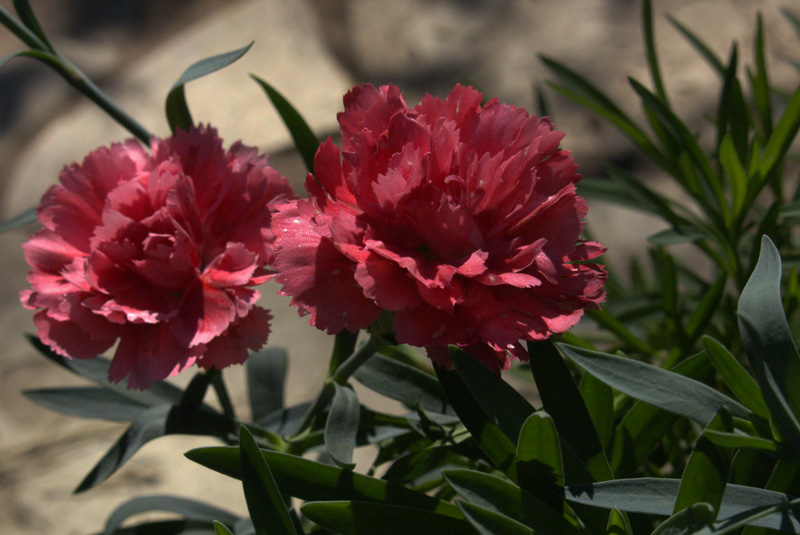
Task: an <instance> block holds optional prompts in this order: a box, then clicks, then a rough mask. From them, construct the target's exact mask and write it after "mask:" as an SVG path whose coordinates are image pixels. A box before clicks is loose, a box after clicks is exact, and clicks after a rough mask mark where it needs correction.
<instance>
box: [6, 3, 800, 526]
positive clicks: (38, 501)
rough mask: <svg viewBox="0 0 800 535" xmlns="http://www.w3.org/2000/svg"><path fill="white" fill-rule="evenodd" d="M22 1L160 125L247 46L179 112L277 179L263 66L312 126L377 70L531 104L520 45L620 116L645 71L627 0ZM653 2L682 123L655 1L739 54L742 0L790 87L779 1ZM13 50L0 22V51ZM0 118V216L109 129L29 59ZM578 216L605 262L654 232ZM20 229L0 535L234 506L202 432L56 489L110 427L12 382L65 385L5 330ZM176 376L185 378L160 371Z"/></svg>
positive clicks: (294, 321)
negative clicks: (197, 72) (148, 503)
mask: <svg viewBox="0 0 800 535" xmlns="http://www.w3.org/2000/svg"><path fill="white" fill-rule="evenodd" d="M32 4H33V6H34V8H35V9H37V10H41V11H40V12H41V13H43V14H46V16H43V17H42V20H43V24H44V25H45V27H46V28H48V31H49V32H51V36H52V37H53V40H54V41H55V42H56V43H59V44H62V43H63V46H62V48H63V49H64V50H65V51H68V52H69V53H70V54H72V56H73V57H77V58H79V59H80V60H81V61H79V63H80V64H81V65H84V66H85V68H86V70H87V71H88V72H90V73H92V75H93V76H95V77H96V78H97V79H99V80H101V81H102V82H103V87H104V88H105V89H106V90H107V91H108V93H109V94H110V95H111V96H112V97H113V98H114V99H115V100H116V101H118V102H119V103H120V104H121V105H122V106H123V107H124V108H125V109H127V110H129V111H130V112H131V113H132V114H133V115H134V116H136V117H137V118H138V119H139V120H140V121H141V122H143V123H145V124H147V125H148V126H149V127H150V128H152V130H153V131H154V132H156V133H157V134H161V135H163V134H165V133H166V123H165V122H164V119H163V117H162V116H163V111H162V110H163V104H162V103H163V97H164V95H165V94H166V91H167V90H168V89H169V87H170V86H171V85H172V83H173V82H174V80H176V79H177V77H178V76H179V75H180V73H181V72H182V71H183V69H185V68H186V67H187V66H188V65H189V64H190V63H192V62H193V61H195V60H198V59H201V58H203V57H206V56H210V55H214V54H217V53H221V52H225V51H228V50H232V49H235V48H238V47H240V46H243V45H245V44H247V43H248V42H250V41H255V45H254V47H253V49H252V50H251V52H250V53H248V55H247V56H245V58H244V59H243V60H241V62H239V63H237V64H236V65H234V66H232V67H231V68H229V69H227V70H225V71H224V72H222V73H217V74H215V75H213V76H210V77H208V78H207V79H204V80H202V81H198V82H195V83H193V84H192V85H191V86H190V87H189V89H188V90H187V92H188V96H189V102H190V105H191V107H192V109H193V111H194V113H195V117H196V118H197V119H198V120H200V121H203V122H212V123H213V124H215V125H217V126H218V127H219V128H220V131H221V133H222V135H223V136H224V137H225V139H227V140H229V142H232V141H233V140H235V139H240V138H241V139H244V140H245V142H246V143H248V144H254V145H259V146H261V147H263V148H264V149H265V150H266V151H267V152H269V153H271V154H273V157H272V163H273V165H274V166H275V167H277V168H278V169H279V170H280V171H281V172H283V173H284V174H285V175H286V176H287V177H289V178H290V181H292V183H293V184H294V185H295V186H296V187H299V185H300V184H301V183H302V180H303V178H304V173H303V170H302V164H301V163H300V162H299V159H298V158H297V156H296V155H295V154H293V153H292V152H291V150H290V141H289V138H288V136H287V134H286V132H285V131H284V129H283V127H282V126H281V125H280V123H279V121H278V120H277V118H276V116H275V114H274V113H273V112H272V111H271V110H270V108H269V106H268V104H267V103H266V99H265V98H264V96H263V95H262V94H261V93H260V91H259V90H258V88H257V87H256V86H255V84H253V83H252V82H251V81H250V80H249V79H248V78H247V75H248V73H256V74H258V75H259V76H262V77H264V78H266V79H267V80H269V81H270V82H271V83H273V84H274V85H275V86H276V87H278V88H279V89H280V90H281V91H283V92H284V93H285V94H286V95H287V96H289V98H290V99H291V100H292V101H293V102H294V103H295V104H296V106H297V107H298V108H299V109H300V110H301V111H302V112H303V113H304V115H305V116H306V118H307V119H308V120H309V122H310V123H311V125H312V127H313V128H314V129H315V131H316V132H317V133H318V134H320V135H326V134H328V133H331V132H333V131H335V129H336V124H335V113H336V112H337V111H338V110H339V109H340V106H341V95H342V94H343V93H344V92H345V91H346V90H347V89H348V88H349V87H351V86H352V85H354V84H355V83H360V82H365V81H370V82H373V83H386V82H390V81H391V82H394V83H397V84H399V85H400V86H401V87H402V88H403V89H405V90H406V94H407V97H408V100H409V102H412V103H413V102H415V101H416V99H417V98H418V97H419V96H420V95H421V94H423V93H424V92H425V91H430V92H432V93H438V94H443V93H446V92H447V91H448V90H449V89H450V88H451V87H452V85H453V84H454V83H455V82H466V83H472V84H475V85H476V86H477V87H479V88H481V89H482V90H483V91H484V92H485V93H486V94H487V95H490V96H497V97H500V98H501V99H502V100H505V101H507V102H510V103H514V104H517V105H522V106H526V107H531V106H532V105H533V102H534V99H533V91H532V89H531V88H532V86H533V84H534V83H537V82H542V81H543V80H545V79H547V74H546V72H545V71H544V69H543V68H542V66H541V64H540V63H539V61H538V59H537V55H538V54H540V53H544V54H546V55H549V56H552V57H555V58H558V59H560V60H562V61H565V62H566V63H568V64H570V65H571V66H572V67H573V68H575V69H576V70H578V71H580V72H583V73H585V74H587V75H588V76H589V77H590V78H591V79H592V80H593V81H594V82H595V83H597V84H598V85H599V86H601V87H602V88H603V89H604V90H605V91H607V92H609V93H610V94H612V95H614V98H615V99H616V100H617V101H618V102H620V103H621V105H622V106H623V107H624V108H625V109H626V111H629V112H630V113H632V114H633V115H634V116H637V117H638V116H639V112H638V106H637V103H636V101H635V99H634V98H633V96H632V92H631V91H630V90H629V88H628V86H627V82H626V76H628V75H633V76H634V77H636V78H639V79H641V80H643V81H645V82H648V83H649V81H648V80H647V74H646V70H645V66H644V62H643V59H642V58H643V54H642V46H641V36H640V28H639V7H638V3H637V2H634V1H620V0H585V1H584V0H566V1H563V2H529V1H527V0H518V1H514V0H498V1H496V2H485V3H481V2H471V1H466V0H460V1H458V0H404V1H401V2H392V3H388V4H387V3H385V2H379V1H377V0H330V1H328V0H302V1H292V2H289V1H279V0H261V1H246V0H238V1H236V2H222V1H219V0H205V1H195V2H188V1H184V2H176V4H175V6H177V7H173V8H170V10H168V11H167V12H162V11H159V9H165V8H158V7H157V6H158V5H159V3H158V2H144V1H140V2H135V1H130V2H122V3H121V4H120V5H122V4H125V5H126V6H129V7H130V6H133V7H130V8H131V9H133V10H134V11H131V13H134V14H137V15H136V17H137V18H136V23H135V24H132V23H130V24H125V20H126V19H125V18H124V16H123V15H124V13H123V15H120V16H121V17H123V23H120V24H117V25H115V26H109V25H107V24H103V23H102V22H97V23H94V24H92V25H89V27H88V28H85V30H86V31H81V29H80V28H81V26H80V24H78V23H76V22H74V21H73V22H72V23H68V22H65V21H69V20H70V19H69V17H68V15H69V12H68V7H65V6H72V7H73V9H74V7H75V6H74V5H73V4H75V3H74V2H73V3H72V4H70V3H68V2H63V3H59V2H56V1H55V0H53V1H51V2H45V1H42V2H36V1H32ZM87 4H94V3H87ZM97 4H98V5H102V4H103V3H102V2H101V3H97ZM3 5H4V6H7V7H8V6H9V5H10V2H7V1H4V2H3ZM76 5H77V4H76ZM656 5H657V16H658V17H659V18H658V19H657V25H656V31H657V35H658V39H659V43H660V44H661V47H660V51H661V59H662V61H663V63H664V72H665V77H666V79H667V86H668V90H669V91H670V94H671V96H672V97H673V103H674V104H675V106H676V107H677V108H678V109H679V110H681V116H682V117H683V118H684V119H686V120H687V121H689V123H690V124H691V125H692V127H693V128H696V129H697V131H700V132H702V131H704V130H705V129H706V123H705V121H704V118H703V117H704V115H707V114H710V113H712V112H713V104H712V102H713V100H714V99H715V98H716V95H717V93H718V88H719V81H718V80H717V79H716V78H715V77H714V76H713V75H712V74H711V73H710V71H709V69H708V67H707V66H706V65H705V64H703V63H702V61H700V60H698V59H697V57H696V55H695V54H694V52H693V51H692V49H691V48H690V47H689V46H688V45H686V44H685V42H684V41H682V40H681V39H680V37H679V36H678V35H677V32H676V31H675V30H674V28H672V27H671V26H670V25H669V24H668V23H667V22H666V20H665V19H664V18H663V16H662V15H663V13H665V12H669V13H671V14H673V15H674V16H675V17H676V18H677V19H679V20H681V21H684V22H685V23H686V24H687V25H689V26H690V27H691V28H693V29H694V30H696V31H698V32H699V33H702V34H703V35H704V36H705V37H706V38H707V39H708V41H709V43H710V44H711V46H712V48H713V49H714V50H715V51H716V52H717V53H718V54H720V55H722V56H725V55H726V54H727V50H728V47H729V45H730V42H731V40H732V39H739V40H740V41H742V44H743V46H742V50H741V52H742V54H741V55H742V56H743V57H746V58H749V57H751V56H750V47H749V44H750V39H751V36H752V33H753V25H754V20H755V13H756V11H758V10H761V11H762V12H763V14H764V19H765V23H766V25H767V27H768V29H769V32H768V41H767V42H768V46H769V49H770V51H771V53H770V56H769V61H770V65H771V67H773V73H774V80H776V82H777V83H779V84H780V83H783V84H784V85H786V86H790V84H796V83H797V74H796V72H795V71H793V70H792V69H791V68H790V67H789V66H788V63H787V61H786V60H787V59H795V60H798V59H800V57H798V53H797V50H798V48H797V43H798V42H800V41H798V39H797V37H796V36H795V35H794V34H793V32H792V30H791V28H790V26H789V25H788V24H787V23H786V21H785V20H784V19H783V17H782V16H781V15H780V12H779V9H778V8H779V6H781V5H782V3H781V2H778V1H768V0H763V1H749V0H733V1H722V0H698V1H688V0H664V1H663V2H656ZM136 6H138V8H137V7H136ZM134 8H136V9H139V11H136V10H135V9H134ZM90 15H91V13H89V14H87V13H86V12H84V13H83V15H82V16H85V17H89V16H90ZM95 15H96V13H95ZM95 15H92V16H95ZM128 15H129V16H132V15H130V13H129V14H128ZM100 18H101V19H102V17H100ZM77 20H78V22H80V17H78V19H77ZM159 21H160V22H159ZM128 22H130V21H128ZM76 24H77V25H76ZM76 28H77V29H76ZM711 28H714V29H715V30H713V31H710V29H711ZM18 46H19V45H18V44H17V43H16V42H15V41H14V39H13V37H11V36H9V35H7V34H6V33H5V32H4V31H2V30H0V53H1V54H5V53H8V52H11V51H13V50H15V49H17V48H18ZM232 95H235V98H231V97H232ZM551 99H552V105H553V110H554V112H555V117H556V119H557V122H558V124H559V127H560V128H561V129H562V130H564V131H566V132H568V136H567V138H566V140H565V142H564V143H565V144H566V145H567V146H568V147H570V148H572V149H573V150H574V152H575V155H576V158H577V160H578V162H579V163H580V164H581V165H582V169H583V171H584V173H585V174H587V175H588V174H591V173H593V172H596V171H597V170H598V169H599V166H600V164H601V163H602V162H606V161H609V160H615V161H624V162H626V163H627V164H628V165H629V166H631V168H632V169H633V170H635V171H637V172H641V173H644V174H649V175H650V176H649V178H648V180H652V181H658V180H659V177H658V176H657V174H653V173H652V171H650V170H649V168H648V167H647V166H646V165H645V164H644V163H643V162H641V161H640V159H639V158H638V156H637V155H635V154H634V153H632V151H631V149H630V146H629V144H628V143H627V141H626V140H625V139H624V138H622V137H621V136H619V135H617V134H615V133H614V132H613V131H612V130H611V129H610V128H609V127H608V126H606V125H604V124H602V123H601V122H600V121H599V120H598V119H597V118H595V117H594V116H592V115H591V114H589V113H586V112H584V111H582V110H579V109H577V108H574V107H571V106H569V105H568V104H567V103H565V102H564V101H563V100H558V99H556V98H555V97H553V96H552V94H551ZM0 120H2V123H0V177H2V180H1V181H0V184H1V185H0V218H3V219H4V218H6V217H9V216H11V215H14V214H15V213H18V212H19V211H21V210H23V209H25V208H27V207H28V206H31V205H33V204H34V203H35V202H36V201H37V199H38V198H39V196H40V195H41V193H42V192H43V191H44V190H45V189H46V188H47V186H48V185H49V184H50V183H52V182H53V181H54V180H55V178H56V176H57V173H58V170H59V169H60V168H61V167H62V166H63V165H64V164H65V163H68V162H70V161H72V160H74V159H79V158H81V157H82V156H83V155H84V154H85V153H86V152H88V151H89V150H91V149H93V148H94V147H96V146H98V145H102V144H107V143H108V142H110V141H112V140H118V139H121V138H123V137H126V134H125V132H124V131H122V130H121V129H120V128H119V127H118V126H116V125H115V124H113V123H112V122H111V121H110V120H109V119H107V118H105V117H104V116H103V114H102V113H101V112H99V111H98V110H97V109H96V108H95V107H94V106H93V105H91V104H90V103H86V102H85V101H84V100H82V99H80V98H76V97H75V96H74V94H73V93H72V92H70V91H69V90H68V89H67V88H65V86H64V84H63V83H62V82H61V80H59V79H58V78H56V77H54V76H53V75H51V74H50V73H48V72H46V71H45V70H44V69H42V68H41V67H39V66H35V67H33V66H31V64H30V63H28V64H25V65H22V64H20V65H19V66H13V68H12V67H8V68H7V70H5V71H2V72H0ZM665 187H666V186H665ZM590 220H591V221H592V225H594V227H595V231H596V233H597V234H598V236H599V237H600V239H601V241H603V242H604V243H605V244H606V245H607V246H609V249H610V251H611V253H610V254H614V255H619V256H622V255H625V254H631V253H633V252H636V251H637V250H641V249H642V247H643V243H644V242H643V240H644V237H645V236H646V235H647V234H649V233H652V232H654V231H656V230H660V228H661V227H660V226H659V224H658V223H655V222H653V221H652V220H648V219H646V218H642V217H640V216H638V215H635V214H634V213H632V212H628V211H619V210H612V209H611V208H609V207H607V206H604V205H602V204H595V205H593V206H592V210H591V213H590ZM33 230H34V227H28V228H25V229H21V230H19V231H14V232H10V233H7V234H4V235H0V251H2V252H3V254H2V261H1V262H0V269H1V270H2V277H3V283H2V286H0V324H2V325H3V326H4V328H5V329H4V333H5V335H4V336H2V337H0V533H16V534H35V533H61V534H66V535H84V534H87V533H92V532H95V531H97V530H99V529H100V528H101V527H102V524H103V522H104V520H105V518H106V517H107V515H108V513H109V512H110V511H111V510H112V509H113V508H114V507H115V506H117V505H119V504H120V503H122V502H123V501H125V500H126V499H128V498H130V497H132V496H137V495H146V494H162V493H170V494H177V495H182V496H187V497H202V498H204V499H206V500H209V501H213V502H216V503H218V504H219V505H221V506H224V507H228V508H230V509H232V510H234V511H238V512H243V511H244V510H245V509H244V505H243V500H242V497H241V491H240V488H239V486H238V484H237V483H235V482H233V481H231V480H227V479H225V478H224V477H222V476H218V475H216V474H214V473H211V472H209V471H207V470H204V469H202V468H200V467H197V466H194V465H193V464H192V463H190V462H188V461H186V460H185V459H184V458H183V457H182V453H183V452H184V451H186V450H187V449H189V448H191V447H195V446H198V445H209V444H212V443H213V441H211V440H210V439H204V438H192V437H168V438H163V439H159V440H157V441H155V442H153V443H150V444H149V445H147V446H145V447H144V448H143V450H142V451H141V452H140V453H139V454H138V455H137V456H136V457H135V458H134V459H133V460H132V461H131V462H130V463H128V465H127V466H126V467H125V468H124V469H123V470H121V471H120V472H119V473H118V474H116V475H115V476H113V477H112V478H111V479H110V480H109V481H107V482H106V483H104V484H103V485H101V486H100V487H99V488H96V489H93V490H91V491H89V492H87V493H84V494H81V495H77V496H74V495H72V490H73V489H74V488H75V486H77V484H78V483H79V482H80V481H81V479H82V478H83V476H84V475H85V474H86V473H87V472H88V471H89V470H90V468H91V467H92V466H93V464H94V463H95V462H96V461H97V460H98V459H99V458H100V457H101V455H102V454H103V453H104V451H105V450H106V449H107V448H108V447H109V446H110V445H111V444H112V443H113V441H114V440H115V439H116V437H117V436H118V435H119V434H120V433H121V432H122V430H123V428H124V427H123V426H122V425H118V424H109V423H103V422H94V421H82V420H78V419H75V418H70V417H63V416H59V415H56V414H54V413H52V412H49V411H46V410H44V409H41V408H39V407H36V406H35V405H33V404H32V403H30V402H29V401H27V400H26V399H25V398H24V397H23V396H22V394H21V391H22V390H24V389H29V388H43V387H48V386H60V385H67V384H81V381H80V380H79V379H77V378H75V377H73V376H71V375H70V374H68V373H67V372H65V371H63V370H61V369H58V368H57V367H56V366H54V365H51V364H49V363H48V362H46V361H45V360H44V359H43V358H41V357H39V356H38V355H37V354H36V353H35V352H34V351H33V350H32V349H31V348H30V347H29V346H28V345H27V344H26V342H25V341H24V338H23V336H22V335H23V333H25V332H29V331H31V330H32V325H31V322H30V313H29V312H27V311H25V310H23V309H22V308H21V306H20V305H19V303H18V297H17V296H18V293H19V291H20V290H21V289H23V288H24V287H25V273H26V271H27V267H26V265H25V262H24V260H23V258H22V255H21V249H20V245H21V244H22V242H23V241H24V240H25V238H26V236H27V235H28V234H30V233H31V232H33ZM263 293H264V295H265V306H267V307H268V308H270V309H272V311H273V314H274V315H275V320H274V322H273V334H272V335H271V339H270V344H272V345H276V346H284V347H290V348H291V351H290V357H291V361H290V373H289V380H288V381H289V383H288V384H289V387H288V397H289V400H288V401H289V402H290V403H292V402H299V401H302V400H305V399H308V398H310V397H311V396H312V395H313V393H314V392H315V391H316V389H317V388H318V386H319V384H320V379H321V377H322V372H323V369H324V367H325V364H324V363H325V359H326V358H327V355H328V353H329V351H330V343H331V340H330V339H329V338H328V337H326V336H325V335H324V334H322V333H319V332H318V331H316V330H315V329H312V328H310V327H309V326H308V323H307V320H306V319H303V318H298V317H297V315H296V313H295V311H294V310H292V309H290V308H289V307H288V303H287V300H286V299H283V298H280V297H278V296H277V295H275V287H271V286H267V287H265V288H264V289H263ZM227 375H228V378H229V382H230V385H231V388H232V390H233V392H234V398H235V401H236V402H237V403H238V405H239V406H240V407H244V393H243V392H244V388H243V377H242V370H241V368H234V369H231V370H230V372H229V373H228V374H227ZM188 379H189V375H186V376H185V377H180V378H178V381H179V382H185V381H187V380H188ZM366 399H367V403H375V402H378V401H379V400H376V399H374V398H369V397H368V396H366Z"/></svg>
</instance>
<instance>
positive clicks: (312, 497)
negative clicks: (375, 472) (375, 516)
mask: <svg viewBox="0 0 800 535" xmlns="http://www.w3.org/2000/svg"><path fill="white" fill-rule="evenodd" d="M185 455H186V457H188V458H189V459H191V460H193V461H194V462H196V463H199V464H201V465H203V466H206V467H208V468H210V469H212V470H215V471H217V472H221V473H223V474H225V475H227V476H230V477H233V478H236V479H241V478H242V469H241V466H240V464H239V449H238V448H232V447H212V448H199V449H194V450H191V451H189V452H187V453H186V454H185ZM261 455H262V456H263V457H264V459H265V460H266V462H267V464H268V465H269V468H270V471H271V472H272V475H273V477H274V478H275V483H276V484H277V485H278V488H279V489H281V492H283V493H286V494H288V495H290V496H294V497H296V498H299V499H301V500H305V501H329V500H358V501H375V502H383V503H390V504H395V505H402V506H406V507H411V508H414V509H424V510H426V511H432V512H436V513H437V514H443V515H449V516H454V517H456V518H461V513H460V512H459V511H458V508H457V507H456V506H454V505H453V504H451V503H446V502H443V501H441V500H437V499H436V498H432V497H430V496H427V495H425V494H422V493H418V492H414V491H411V490H409V489H407V488H405V487H403V486H401V485H398V484H396V483H391V482H388V481H384V480H382V479H377V478H373V477H369V476H365V475H363V474H359V473H357V472H352V471H350V470H343V469H341V468H339V467H336V466H331V465H328V464H322V463H318V462H315V461H311V460H309V459H303V458H302V457H297V456H295V455H289V454H286V453H280V452H276V451H269V450H261Z"/></svg>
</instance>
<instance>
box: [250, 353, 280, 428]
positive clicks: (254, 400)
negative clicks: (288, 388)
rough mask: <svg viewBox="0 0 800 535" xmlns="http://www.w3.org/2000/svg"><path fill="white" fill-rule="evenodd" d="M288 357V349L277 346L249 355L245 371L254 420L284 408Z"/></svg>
mask: <svg viewBox="0 0 800 535" xmlns="http://www.w3.org/2000/svg"><path fill="white" fill-rule="evenodd" d="M288 358H289V356H288V355H287V354H286V350H284V349H281V348H277V347H269V348H266V349H263V350H261V351H259V352H257V353H253V354H251V355H250V357H248V359H247V362H246V363H245V372H246V374H247V392H248V397H249V399H250V411H251V414H252V418H253V421H259V420H261V419H262V418H265V417H266V416H267V415H269V414H271V413H273V412H275V411H278V410H280V409H282V408H283V388H284V383H285V381H286V368H287V361H288Z"/></svg>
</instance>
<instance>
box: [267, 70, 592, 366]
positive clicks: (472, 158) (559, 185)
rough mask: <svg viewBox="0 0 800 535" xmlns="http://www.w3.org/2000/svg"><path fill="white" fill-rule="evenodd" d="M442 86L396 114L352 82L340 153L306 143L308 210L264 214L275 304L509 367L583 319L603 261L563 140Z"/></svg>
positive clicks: (391, 102)
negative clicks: (268, 220) (284, 299)
mask: <svg viewBox="0 0 800 535" xmlns="http://www.w3.org/2000/svg"><path fill="white" fill-rule="evenodd" d="M482 98H483V96H482V95H481V93H479V92H478V91H476V90H475V89H473V88H470V87H463V86H456V87H455V89H453V91H452V92H451V93H450V95H449V96H448V97H447V98H446V99H445V100H440V99H439V98H435V97H432V96H430V95H427V96H425V98H423V99H422V101H421V102H420V104H419V105H418V106H416V107H415V108H412V109H409V108H408V107H407V106H406V103H405V101H404V100H403V97H402V95H401V94H400V91H399V90H398V88H397V87H394V86H391V85H389V86H383V87H381V88H380V89H376V88H375V87H373V86H370V85H366V86H362V87H356V88H354V89H353V90H351V91H350V92H349V93H347V94H346V95H345V97H344V106H345V111H344V112H343V113H340V114H339V116H338V118H339V125H340V126H341V131H342V150H341V151H340V149H339V148H338V147H337V146H336V145H335V144H334V143H333V142H332V140H331V139H330V138H329V139H328V140H327V141H326V142H325V143H323V144H322V146H321V147H320V148H319V150H318V151H317V154H316V158H315V161H314V172H315V173H314V174H315V175H316V177H315V176H312V175H310V174H309V176H308V178H307V180H306V189H307V190H308V194H309V199H308V200H304V199H303V200H293V201H291V202H288V203H286V204H284V205H282V206H280V207H279V209H278V213H277V214H275V216H274V217H273V232H274V233H275V235H276V242H275V246H276V257H275V263H274V267H275V269H276V270H277V271H278V275H277V278H276V280H277V281H278V282H279V283H281V284H282V285H283V287H282V290H281V293H282V294H284V295H291V296H292V303H293V304H294V305H295V306H297V307H298V308H299V312H300V314H301V315H303V314H310V315H311V324H312V325H315V326H317V327H318V328H320V329H325V330H327V331H328V332H329V333H335V332H338V331H341V330H342V329H348V330H351V331H356V330H358V329H362V328H366V327H368V326H369V325H370V324H372V323H373V322H374V321H375V320H376V319H377V318H378V315H379V314H380V313H381V311H383V310H386V311H390V312H392V313H393V329H394V332H395V335H396V339H397V341H398V342H400V343H408V344H412V345H416V346H425V347H427V349H428V354H429V356H431V357H432V358H433V359H434V360H435V361H437V362H438V363H440V364H444V365H448V364H449V355H448V353H447V351H446V346H447V345H448V344H455V345H458V346H461V347H465V348H467V349H468V350H469V351H471V352H472V353H473V354H474V355H475V356H476V357H478V358H479V359H481V360H482V361H483V362H484V363H486V364H487V365H488V366H489V367H490V368H492V369H494V370H495V371H497V372H499V370H500V369H507V368H508V367H509V365H510V361H509V359H508V356H507V351H510V352H511V353H512V354H513V355H515V356H517V357H518V358H522V359H527V358H528V355H527V353H526V352H525V350H524V349H523V347H522V346H521V345H520V340H543V339H546V338H548V337H549V336H551V335H553V334H555V333H561V332H564V331H566V330H567V329H569V328H570V327H572V326H573V325H575V323H577V322H578V320H579V319H580V317H581V315H582V314H583V309H584V308H588V307H593V308H597V307H598V303H600V302H601V301H603V299H604V297H605V293H604V290H603V284H604V281H605V278H606V273H605V271H604V270H603V269H602V266H599V265H596V264H593V263H591V262H588V261H589V260H591V259H593V258H595V257H597V256H598V255H600V254H601V253H602V252H603V249H602V247H601V246H600V244H598V243H595V242H585V241H581V239H580V234H581V231H582V229H583V227H584V223H583V222H582V219H583V217H584V216H585V215H586V212H587V207H586V204H585V202H584V200H583V199H582V198H581V197H579V196H578V195H576V193H575V183H576V182H577V181H578V180H579V179H580V178H581V177H580V175H578V174H577V172H576V171H577V166H576V164H575V162H574V161H573V158H572V156H571V154H570V152H569V151H567V150H563V149H561V148H560V147H559V143H560V141H561V139H562V138H563V136H564V134H563V133H561V132H559V131H557V130H555V129H554V128H553V124H552V123H551V122H550V120H549V119H547V118H539V117H536V116H535V115H534V116H529V115H528V113H527V112H526V111H525V110H524V109H521V108H517V107H514V106H510V105H506V104H502V103H500V102H499V101H497V100H496V99H495V100H491V101H490V102H488V103H487V104H486V105H485V106H482V105H481V101H482Z"/></svg>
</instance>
